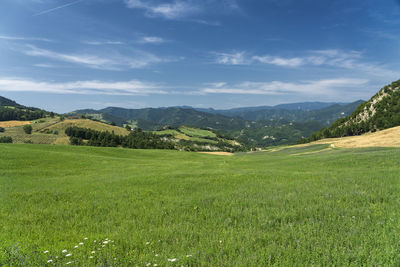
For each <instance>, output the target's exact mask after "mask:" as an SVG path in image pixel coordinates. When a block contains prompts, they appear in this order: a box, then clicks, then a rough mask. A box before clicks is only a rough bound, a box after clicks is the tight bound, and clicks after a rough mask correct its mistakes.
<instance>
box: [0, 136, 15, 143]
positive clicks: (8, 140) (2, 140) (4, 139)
mask: <svg viewBox="0 0 400 267" xmlns="http://www.w3.org/2000/svg"><path fill="white" fill-rule="evenodd" d="M12 142H13V140H12V138H11V137H10V136H2V137H0V143H12Z"/></svg>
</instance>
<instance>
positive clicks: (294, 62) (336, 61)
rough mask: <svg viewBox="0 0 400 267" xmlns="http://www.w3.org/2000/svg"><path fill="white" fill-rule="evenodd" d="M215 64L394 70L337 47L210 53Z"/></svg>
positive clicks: (384, 72)
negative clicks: (292, 52) (292, 53)
mask: <svg viewBox="0 0 400 267" xmlns="http://www.w3.org/2000/svg"><path fill="white" fill-rule="evenodd" d="M212 54H213V55H214V56H215V61H214V62H215V63H216V64H223V65H255V64H262V65H264V64H265V65H273V66H278V67H287V68H297V67H304V66H317V67H322V66H328V67H335V68H344V69H350V70H357V71H363V72H366V73H368V74H372V75H374V76H383V77H387V76H393V77H395V72H394V71H391V70H388V69H386V68H384V67H382V66H379V65H377V64H375V63H371V62H363V61H362V53H360V52H358V51H350V52H344V51H341V50H337V49H331V50H314V51H309V52H307V53H306V54H307V55H305V56H301V57H281V56H273V55H263V56H259V55H251V54H249V53H247V52H246V51H240V52H233V53H214V52H213V53H212Z"/></svg>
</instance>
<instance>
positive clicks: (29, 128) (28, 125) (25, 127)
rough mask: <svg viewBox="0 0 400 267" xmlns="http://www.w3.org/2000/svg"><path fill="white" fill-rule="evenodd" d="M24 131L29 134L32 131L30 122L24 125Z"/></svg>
mask: <svg viewBox="0 0 400 267" xmlns="http://www.w3.org/2000/svg"><path fill="white" fill-rule="evenodd" d="M24 132H25V133H26V134H31V133H32V126H31V125H30V124H27V125H25V126H24Z"/></svg>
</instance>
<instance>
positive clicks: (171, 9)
mask: <svg viewBox="0 0 400 267" xmlns="http://www.w3.org/2000/svg"><path fill="white" fill-rule="evenodd" d="M125 4H126V5H127V7H129V8H138V9H143V10H145V12H146V15H147V16H150V17H163V18H165V19H180V18H183V17H187V16H189V15H192V14H195V13H198V12H199V11H200V10H201V8H200V7H199V6H197V5H195V4H194V3H190V2H187V1H178V0H177V1H175V2H172V3H162V4H160V3H154V2H149V1H145V0H125Z"/></svg>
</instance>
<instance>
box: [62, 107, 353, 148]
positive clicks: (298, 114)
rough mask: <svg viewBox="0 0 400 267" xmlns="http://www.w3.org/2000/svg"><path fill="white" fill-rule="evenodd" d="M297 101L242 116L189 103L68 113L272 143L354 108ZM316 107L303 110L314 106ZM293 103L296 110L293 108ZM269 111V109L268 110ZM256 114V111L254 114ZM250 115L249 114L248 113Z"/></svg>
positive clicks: (297, 136) (249, 142)
mask: <svg viewBox="0 0 400 267" xmlns="http://www.w3.org/2000/svg"><path fill="white" fill-rule="evenodd" d="M299 104H301V103H297V104H293V105H290V104H289V105H286V108H290V109H291V110H286V109H283V107H281V109H279V110H277V109H273V110H270V111H269V110H259V108H257V107H256V108H255V110H251V108H248V109H246V110H249V112H252V114H253V115H252V116H253V117H250V118H249V119H245V118H242V117H240V116H239V115H238V116H233V115H231V116H226V115H222V114H215V113H210V112H204V111H199V110H196V109H194V108H191V107H185V108H183V107H169V108H144V109H125V108H118V107H109V108H105V109H101V110H90V109H86V110H78V111H74V112H72V113H70V114H71V115H83V116H87V117H90V118H93V119H97V120H101V121H104V122H108V123H111V122H113V123H115V124H116V125H119V126H123V125H126V124H127V125H130V126H132V127H139V128H141V129H144V130H157V129H162V128H163V127H165V126H175V127H180V126H191V127H196V128H203V129H210V128H211V129H213V130H216V131H218V132H221V133H226V134H228V135H230V136H232V137H234V138H236V139H237V140H238V141H239V142H240V143H243V144H247V145H252V146H261V147H263V146H272V145H283V144H293V143H296V142H297V141H298V140H299V139H302V138H304V137H309V136H310V135H311V134H312V133H314V132H315V131H318V130H320V129H322V128H323V127H324V126H326V125H329V124H330V123H332V122H333V121H335V120H336V119H338V118H340V117H344V116H346V115H348V114H351V112H353V111H354V109H355V108H356V106H357V104H347V105H344V104H334V105H330V103H329V104H326V105H324V104H322V103H315V104H310V103H307V104H304V105H303V106H302V107H300V108H299ZM320 106H324V108H322V109H317V110H304V109H306V108H317V107H320ZM284 107H285V106H284ZM295 107H297V108H298V109H300V110H293V109H294V108H295ZM268 112H272V113H268ZM257 114H260V115H259V116H257ZM249 116H250V115H249Z"/></svg>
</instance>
